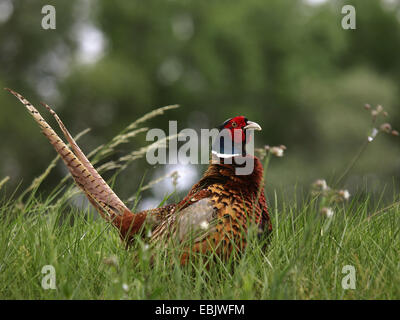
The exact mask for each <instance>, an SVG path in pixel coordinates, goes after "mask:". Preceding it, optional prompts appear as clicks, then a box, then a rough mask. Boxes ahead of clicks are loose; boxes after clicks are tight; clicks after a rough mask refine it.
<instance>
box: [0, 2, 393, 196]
mask: <svg viewBox="0 0 400 320" xmlns="http://www.w3.org/2000/svg"><path fill="white" fill-rule="evenodd" d="M47 2H48V1H27V0H14V1H12V2H11V1H9V0H0V4H1V3H8V5H10V4H11V6H12V12H11V14H10V15H9V17H8V19H3V20H4V21H2V22H0V40H1V43H0V84H1V86H3V87H10V88H13V89H15V90H17V91H19V92H20V93H22V94H23V95H25V96H26V97H27V98H28V99H30V100H31V102H32V103H34V104H35V105H36V104H38V102H39V101H41V100H44V101H46V102H47V103H49V104H50V105H52V106H54V108H55V109H56V110H57V111H58V113H59V115H60V116H61V117H62V119H63V120H64V122H65V124H66V125H67V127H69V128H70V131H71V132H72V133H73V134H76V133H78V132H79V131H81V130H83V129H85V128H86V127H91V128H92V131H91V133H89V134H88V135H86V136H85V137H83V138H82V139H81V141H80V144H81V145H82V147H83V149H84V150H85V151H86V152H88V151H90V150H92V149H93V148H94V147H96V146H97V145H99V144H101V143H104V142H106V141H108V140H109V139H111V137H113V136H114V135H116V134H117V133H118V132H119V131H120V130H121V129H123V128H124V127H125V126H126V125H128V124H129V123H130V122H132V121H133V120H135V119H136V118H138V117H139V116H141V115H143V114H144V113H146V112H148V111H150V110H152V109H154V108H155V107H160V106H164V105H169V104H175V103H178V104H180V105H181V108H179V109H177V110H174V111H171V112H169V113H168V114H167V115H166V116H162V117H159V118H157V119H156V120H155V121H153V122H151V123H149V124H147V125H149V126H151V127H160V128H165V129H166V128H167V127H168V120H178V121H179V122H178V123H179V127H180V128H182V129H183V128H185V127H194V128H197V129H198V128H211V127H214V126H215V125H218V124H219V123H220V122H222V121H223V120H225V119H226V118H228V117H232V116H235V115H241V114H243V115H245V116H247V117H248V118H249V119H251V120H255V121H257V122H258V123H260V124H261V125H262V127H263V131H262V132H261V133H260V134H259V133H257V137H256V144H257V146H258V147H261V146H263V145H265V144H270V145H274V144H285V145H286V146H287V147H288V150H287V152H286V156H285V158H283V159H282V160H280V161H274V162H273V163H272V164H271V167H270V170H269V173H268V174H269V183H270V184H269V185H270V188H269V189H268V191H269V192H271V191H273V189H274V188H275V187H281V188H284V189H286V188H293V185H295V184H296V183H299V185H300V186H306V188H307V186H308V184H309V183H310V182H312V181H313V180H315V179H317V178H321V177H325V178H329V177H337V176H338V175H339V174H340V173H341V172H343V170H344V168H345V167H346V165H347V164H348V163H349V162H350V161H351V159H352V157H353V156H354V154H355V153H356V150H357V149H358V148H359V147H360V146H361V145H362V143H363V141H365V139H366V137H367V134H368V133H369V130H370V128H371V125H370V116H369V115H368V112H367V111H364V110H363V106H364V104H365V103H370V104H371V105H372V106H375V105H376V104H382V105H383V106H384V107H385V109H386V110H387V111H388V112H389V114H390V121H391V123H392V125H393V126H394V127H395V128H396V126H397V129H399V128H400V108H399V96H400V91H399V87H398V83H399V80H400V59H399V58H398V57H399V56H400V25H399V15H400V4H399V3H398V1H383V0H382V1H380V0H368V1H365V0H358V1H355V0H354V1H327V2H325V3H323V4H320V5H310V4H308V3H306V2H305V1H300V0H268V1H265V0H240V1H239V0H237V1H227V0H218V1H183V0H182V1H178V0H176V1H173V0H169V1H166V0H163V1H161V0H160V1H157V0H147V1H140V0H134V1H122V0H119V1H109V0H100V1H78V0H76V1H52V4H53V5H54V6H55V7H56V10H57V20H56V21H57V29H56V30H43V29H42V28H41V19H42V17H43V15H42V14H41V8H42V6H43V5H44V4H47ZM344 4H352V5H354V6H355V8H356V12H357V29H356V30H343V29H342V27H341V20H342V17H343V15H342V14H341V8H342V6H343V5H344ZM3 8H4V7H3ZM85 35H86V36H85ZM101 43H103V44H104V45H103V46H100V52H97V53H100V55H97V56H95V57H94V58H93V59H92V61H90V60H88V59H87V56H88V55H89V57H90V50H91V48H92V49H93V48H95V49H96V46H98V45H99V44H101ZM87 47H89V49H87ZM85 48H86V49H85ZM85 50H86V51H85ZM88 52H89V53H88ZM85 54H86V58H85ZM82 57H83V58H82ZM0 106H1V108H0V137H1V144H0V179H1V178H2V177H3V176H7V175H9V176H11V181H10V183H9V185H13V186H16V185H17V184H19V183H20V181H21V179H23V182H22V185H23V186H25V185H28V184H29V183H30V181H31V180H32V178H33V177H35V176H37V175H38V174H40V173H41V172H42V171H43V170H44V169H45V167H46V166H47V164H48V163H49V162H50V161H51V159H52V158H53V157H54V155H55V153H54V151H53V149H52V148H50V146H49V145H48V144H47V142H46V141H45V140H44V139H43V138H42V137H41V136H40V135H39V134H38V130H37V128H36V125H35V123H33V121H32V120H31V119H30V118H29V117H28V115H26V114H25V110H24V109H23V108H22V107H21V106H20V105H19V103H18V102H17V101H16V100H15V98H13V97H12V96H10V95H9V94H8V93H7V92H5V91H4V92H2V93H0ZM145 144H146V143H145V137H144V135H140V136H138V137H137V138H135V140H134V141H133V142H132V145H130V146H123V147H122V148H121V153H123V152H124V151H126V150H132V149H133V148H138V147H140V146H143V145H145ZM58 169H59V170H58V171H56V172H53V173H52V174H51V177H49V179H48V180H47V181H48V183H46V185H45V186H44V187H47V188H51V187H52V186H53V185H54V184H55V183H56V182H57V181H58V180H59V178H60V177H61V176H62V175H63V174H65V171H64V169H63V168H62V167H61V166H60V167H58ZM144 169H150V166H149V165H148V164H146V162H145V161H139V162H137V163H134V164H133V165H132V166H131V167H130V168H129V170H128V171H127V173H126V174H125V175H124V176H123V177H121V179H119V181H118V185H117V186H116V187H117V188H118V189H119V191H120V192H122V193H125V195H131V194H132V193H133V192H134V191H135V189H136V188H137V186H138V184H139V181H140V179H141V177H142V174H143V172H144ZM393 176H394V177H395V178H396V179H398V178H399V177H400V149H399V140H398V139H395V137H390V136H383V135H382V136H380V137H379V139H377V141H375V142H374V143H373V144H371V145H370V146H369V148H368V149H367V151H366V153H365V154H364V156H363V158H362V160H361V161H360V162H359V163H357V165H356V167H355V168H354V170H353V171H352V172H351V175H350V176H349V177H348V179H346V181H344V185H346V186H347V187H349V188H350V189H351V191H352V192H355V190H356V188H357V186H359V187H361V188H363V187H364V184H363V183H360V182H363V179H364V178H365V177H369V179H370V181H372V182H371V183H372V184H373V187H374V188H377V189H378V190H377V191H379V189H380V188H381V187H382V186H383V185H384V184H385V183H391V182H392V178H393ZM371 179H372V180H371Z"/></svg>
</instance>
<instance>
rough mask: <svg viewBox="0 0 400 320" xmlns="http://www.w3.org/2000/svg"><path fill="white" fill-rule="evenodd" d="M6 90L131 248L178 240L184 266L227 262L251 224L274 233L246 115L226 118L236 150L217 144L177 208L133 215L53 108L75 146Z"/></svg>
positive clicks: (256, 127)
mask: <svg viewBox="0 0 400 320" xmlns="http://www.w3.org/2000/svg"><path fill="white" fill-rule="evenodd" d="M6 90H8V91H9V92H10V93H12V94H13V95H14V96H15V97H17V98H18V99H19V100H20V102H22V103H23V104H24V105H25V107H26V108H27V109H28V111H29V112H30V114H31V115H32V117H33V118H34V120H35V121H36V122H37V123H38V125H39V126H40V128H41V130H42V132H43V134H44V135H45V136H46V138H47V139H48V140H49V141H50V143H51V144H52V145H53V147H54V149H55V150H56V152H57V153H58V154H59V155H60V157H61V159H62V160H63V161H64V163H65V165H66V166H67V168H68V170H69V172H70V173H71V175H72V177H73V179H74V181H75V183H76V184H77V185H78V186H79V188H80V189H81V190H82V191H83V192H84V193H85V195H86V197H87V198H88V200H89V201H90V203H91V204H92V205H93V206H94V207H95V209H96V210H97V211H98V213H99V214H100V216H101V217H103V218H104V219H105V220H106V221H108V222H110V223H111V224H112V225H113V226H114V227H115V228H116V229H117V230H118V231H119V234H120V237H121V239H122V240H123V241H125V243H126V244H127V246H129V245H130V244H132V242H133V241H134V239H135V236H136V235H140V236H142V237H145V234H147V235H148V236H149V237H148V240H149V241H150V243H151V244H161V245H165V246H166V244H167V242H168V241H173V242H174V243H177V244H180V245H181V248H182V251H181V254H180V262H181V264H182V265H185V264H187V263H188V261H189V259H190V257H191V256H192V255H196V254H202V255H206V256H210V255H212V254H216V255H218V256H220V257H221V258H222V259H227V258H228V257H230V256H231V254H232V253H239V254H240V253H241V252H243V250H244V249H245V247H246V233H247V231H248V228H249V226H250V224H251V223H255V224H256V226H258V230H259V232H260V233H262V234H269V233H271V231H272V225H271V220H270V217H269V214H268V209H267V204H266V199H265V195H264V186H263V185H264V181H263V167H262V164H261V162H260V160H259V159H258V158H257V157H255V156H252V155H250V154H247V152H246V144H247V142H248V141H247V138H246V137H247V135H246V132H247V130H261V127H260V126H259V125H258V124H257V123H255V122H252V121H249V120H248V119H247V118H245V117H244V116H237V117H234V118H231V119H228V120H226V121H225V122H224V123H223V124H222V125H221V126H220V127H219V129H220V130H223V129H226V130H227V131H228V132H230V135H228V138H230V139H232V141H231V142H232V143H231V145H232V146H233V148H228V149H229V150H226V149H224V147H223V146H225V144H221V143H220V145H218V143H217V144H216V147H215V146H214V145H213V148H212V149H213V150H212V154H211V159H210V164H209V166H208V168H207V170H206V172H205V173H204V175H203V177H202V178H201V179H200V181H199V182H197V183H196V184H195V185H194V186H193V187H192V188H191V189H190V191H189V192H188V194H187V196H186V197H185V198H184V199H183V200H181V201H180V202H178V203H176V204H169V205H166V206H163V207H161V208H156V209H150V210H144V211H141V212H137V213H133V212H131V210H130V209H129V208H128V207H126V205H125V204H124V203H123V202H122V201H121V200H120V198H119V197H118V196H117V195H116V194H115V193H114V192H113V191H112V189H111V188H110V187H109V185H108V184H107V183H106V182H105V181H104V179H103V178H102V177H101V176H100V174H99V173H98V172H97V171H96V169H95V168H94V167H93V165H92V164H91V163H90V161H89V160H88V159H87V158H86V156H85V155H84V153H83V152H82V151H81V149H80V148H79V146H78V145H77V144H76V142H75V141H74V139H73V138H72V136H71V135H70V133H69V132H68V130H67V129H66V127H65V126H64V124H63V123H62V121H61V120H60V118H59V117H58V115H57V114H56V113H55V112H54V111H53V110H52V109H51V108H50V107H49V106H48V105H46V104H43V105H44V106H45V107H46V108H47V110H48V111H49V112H50V113H51V115H52V116H53V117H54V118H55V120H56V121H57V123H58V125H59V127H60V129H61V131H62V133H63V135H64V136H65V138H66V139H67V141H68V143H69V145H70V147H68V146H67V145H66V144H65V143H64V141H63V140H61V138H60V137H59V136H58V135H57V133H56V132H55V131H54V130H53V129H52V128H51V127H50V125H49V124H48V123H47V122H46V121H45V120H44V119H43V117H42V116H41V114H40V113H39V112H38V111H37V110H36V108H35V107H34V106H33V105H32V104H31V103H30V102H29V101H28V100H26V99H25V98H24V97H22V96H21V95H20V94H18V93H17V92H15V91H13V90H11V89H6ZM238 132H239V135H237V133H238ZM225 137H226V136H225ZM237 137H239V138H238V139H236V138H237ZM222 140H223V139H221V141H222ZM226 145H228V146H229V145H230V144H229V143H227V144H226ZM237 145H240V146H241V147H242V148H241V152H240V154H238V153H236V152H237V149H236V147H237ZM239 158H241V159H242V160H243V159H245V160H249V161H252V163H253V170H252V171H251V172H250V173H248V174H244V175H243V174H242V175H240V174H237V171H236V170H237V169H238V168H240V167H241V166H242V163H243V162H241V163H239V161H238V159H239ZM145 230H146V232H145Z"/></svg>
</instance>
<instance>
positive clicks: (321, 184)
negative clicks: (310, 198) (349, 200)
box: [313, 179, 329, 191]
mask: <svg viewBox="0 0 400 320" xmlns="http://www.w3.org/2000/svg"><path fill="white" fill-rule="evenodd" d="M313 187H314V188H315V189H318V190H321V191H326V190H329V187H328V184H327V183H326V180H325V179H318V180H316V181H315V182H314V183H313Z"/></svg>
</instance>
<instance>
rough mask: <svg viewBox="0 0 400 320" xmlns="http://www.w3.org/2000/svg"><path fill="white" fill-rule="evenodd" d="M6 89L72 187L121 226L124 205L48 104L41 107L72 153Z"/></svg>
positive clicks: (126, 211)
mask: <svg viewBox="0 0 400 320" xmlns="http://www.w3.org/2000/svg"><path fill="white" fill-rule="evenodd" d="M6 90H8V91H9V92H10V93H12V94H13V95H14V96H15V97H17V98H18V100H19V101H21V102H22V104H24V105H25V107H26V108H27V109H28V111H29V112H30V114H31V115H32V117H33V118H34V119H35V121H36V122H37V123H38V124H39V126H40V128H41V130H42V132H43V134H44V135H45V136H46V138H47V139H48V140H49V141H50V143H51V144H52V145H53V147H54V149H55V150H56V151H57V153H58V154H59V155H60V156H61V158H62V160H63V161H64V163H65V164H66V166H67V168H68V170H69V171H70V173H71V175H72V177H73V178H74V180H75V182H76V184H77V185H78V186H79V187H80V188H81V189H82V191H83V192H84V193H85V194H86V196H87V198H88V199H89V201H90V202H91V203H92V204H93V206H94V207H95V208H96V209H97V211H98V212H99V213H100V215H101V216H102V217H103V218H105V219H106V220H108V221H112V222H113V224H114V225H116V226H117V227H121V222H122V221H123V220H124V219H122V218H123V217H124V216H126V215H129V216H131V215H132V213H131V211H130V210H129V209H128V208H127V207H126V206H125V205H124V203H123V202H122V201H121V199H119V198H118V196H117V195H116V194H115V193H114V192H113V191H112V190H111V188H110V186H109V185H108V184H107V183H106V182H105V181H104V179H103V178H102V177H101V176H100V174H99V173H98V172H97V171H96V169H95V168H94V167H93V166H92V164H91V163H90V162H89V160H88V159H87V158H86V156H85V155H84V153H83V152H82V150H81V149H80V148H79V146H78V145H77V143H76V142H75V140H74V139H73V138H72V136H71V135H70V133H69V132H68V130H67V129H66V127H65V126H64V124H63V123H62V121H61V120H60V118H59V117H58V116H57V114H56V113H55V112H54V111H53V110H52V109H51V108H50V107H49V106H48V105H45V104H44V106H45V107H46V108H47V109H48V110H49V111H50V113H51V114H52V115H53V117H54V118H55V119H56V121H57V123H58V125H59V126H60V128H61V130H62V132H63V134H64V136H65V137H66V139H67V140H68V142H69V144H70V145H71V148H72V151H71V150H70V148H68V146H67V145H66V144H65V143H64V141H63V140H61V138H60V137H59V136H58V135H57V133H56V132H55V131H54V130H53V128H51V126H50V125H49V124H48V123H47V122H46V121H45V120H44V119H43V117H42V116H41V114H40V113H39V112H38V111H37V110H36V108H35V107H34V106H33V105H32V104H31V103H30V102H29V101H28V100H26V99H25V98H24V97H23V96H21V95H20V94H19V93H17V92H15V91H13V90H11V89H8V88H6ZM129 220H131V219H129Z"/></svg>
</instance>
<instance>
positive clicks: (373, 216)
mask: <svg viewBox="0 0 400 320" xmlns="http://www.w3.org/2000/svg"><path fill="white" fill-rule="evenodd" d="M378 109H379V108H377V109H373V110H372V111H371V115H372V117H373V122H374V121H375V120H376V119H374V116H375V118H376V117H377V116H378V115H377V114H375V115H374V112H373V111H374V110H375V111H376V110H378ZM163 111H165V109H162V110H161V111H155V112H153V113H152V114H151V115H150V116H149V115H146V116H144V117H143V118H141V119H139V120H137V121H136V122H135V123H134V124H133V125H130V126H129V127H127V129H125V130H123V131H122V132H121V133H120V134H119V135H118V136H117V137H116V138H114V139H112V140H111V141H110V143H108V144H105V145H102V146H100V147H99V148H98V149H97V150H95V152H94V153H92V157H93V159H97V161H100V160H101V159H102V158H106V157H107V156H109V155H110V154H111V153H112V151H113V150H115V149H116V148H117V147H118V145H119V144H121V143H124V142H126V139H129V137H130V136H133V135H134V134H132V132H136V130H140V129H137V125H138V124H139V123H141V122H144V121H145V120H148V119H150V118H151V117H154V116H157V115H160V114H162V113H163ZM378 111H379V110H378ZM383 112H384V111H383V110H380V111H379V113H383ZM386 129H387V128H386ZM380 131H381V132H384V131H385V127H381V130H380ZM386 131H387V130H386ZM390 133H392V131H391V132H390ZM374 134H375V136H376V135H377V134H378V132H375V133H374ZM394 134H396V132H394ZM375 136H373V137H371V136H370V139H372V140H374V138H375ZM78 138H79V137H78ZM372 140H371V141H370V142H372ZM364 148H365V146H362V147H361V149H360V152H358V153H357V154H356V156H355V158H354V159H353V160H352V162H351V163H350V164H349V166H348V168H347V169H346V171H345V172H344V174H343V176H344V175H346V174H347V173H348V172H349V171H350V170H351V169H352V167H353V166H354V165H355V164H356V163H357V161H358V159H359V157H360V156H361V155H362V150H363V149H364ZM271 150H276V149H273V148H264V153H263V154H262V157H263V158H264V165H265V174H266V176H267V177H268V170H267V169H271V168H267V167H268V166H269V165H270V160H271V157H272V156H273V152H272V151H271ZM144 153H145V150H141V151H140V152H136V153H134V152H132V153H131V158H129V157H128V158H126V157H125V158H124V159H125V160H126V161H125V162H123V163H121V162H118V161H116V162H115V161H114V162H111V164H113V165H112V166H111V165H110V164H108V165H107V163H105V164H103V165H102V166H101V168H102V169H103V170H107V169H110V168H111V169H115V168H117V169H118V170H117V172H118V173H121V172H123V170H124V168H125V167H126V165H127V163H128V162H129V161H133V160H134V159H136V158H135V157H133V156H132V155H136V156H138V155H141V156H143V155H144ZM276 155H277V156H278V157H279V156H282V155H283V154H282V153H281V152H278V153H277V154H276ZM96 157H97V158H96ZM127 159H129V161H128V160H127ZM56 161H57V158H56V159H55V160H54V161H53V163H52V164H51V165H50V167H49V168H48V169H47V170H46V171H45V172H44V173H43V175H41V176H40V177H39V178H37V179H36V180H35V181H34V182H33V183H32V185H31V186H30V187H29V188H28V189H27V190H26V191H25V192H23V193H22V194H20V195H17V194H13V195H7V196H6V195H5V193H4V195H3V197H2V200H1V205H0V221H1V223H0V271H1V272H0V299H399V298H400V286H399V285H398V284H399V283H400V261H399V248H400V236H399V232H400V196H399V193H398V190H396V188H395V187H394V190H395V191H394V192H393V197H392V202H390V203H388V204H387V203H386V204H384V203H383V200H382V201H381V200H380V199H379V198H378V199H377V198H376V197H373V196H372V195H370V194H368V191H365V192H359V194H354V195H350V194H349V193H348V192H347V190H340V189H338V188H337V187H335V186H336V185H339V184H340V180H341V179H342V178H343V176H340V177H338V178H337V179H336V180H335V182H332V187H329V186H328V184H327V182H326V181H325V180H319V181H316V183H315V184H314V185H313V187H312V188H311V191H310V192H308V194H307V195H305V196H304V197H303V198H302V199H295V200H292V199H287V195H285V194H284V193H283V192H279V191H275V192H274V193H273V194H274V196H273V197H272V198H271V197H270V199H269V201H268V204H269V208H270V215H271V218H272V223H273V234H272V236H271V237H270V238H268V239H261V240H260V239H259V237H258V235H257V232H256V230H255V228H252V227H250V228H249V232H248V234H247V239H248V247H247V249H246V251H245V252H244V254H243V255H242V257H241V258H240V259H236V260H235V259H231V260H230V261H228V262H223V261H219V260H216V261H214V260H213V261H212V262H210V261H208V258H207V257H205V258H204V259H199V260H195V261H193V262H192V263H190V264H189V265H188V266H185V267H183V266H180V264H179V262H178V261H179V253H180V251H179V248H177V247H173V246H172V245H166V246H165V247H162V248H160V247H149V246H148V245H147V244H146V241H145V239H141V238H137V241H136V242H135V243H134V245H132V246H131V247H130V248H129V249H126V248H125V246H124V244H123V243H122V242H121V240H120V238H119V236H118V233H117V232H116V230H114V229H113V228H112V227H111V226H110V225H108V224H107V223H105V222H104V221H103V220H101V219H99V217H98V216H97V215H95V214H94V213H93V211H92V210H90V209H89V208H87V209H80V208H77V207H76V206H74V205H72V203H71V201H70V199H71V197H72V196H73V195H74V194H76V193H77V192H78V191H77V189H76V188H75V187H74V186H73V184H72V180H71V179H68V177H66V178H65V179H63V181H62V182H61V183H60V185H59V186H58V187H57V188H56V189H55V190H54V191H53V192H52V193H51V194H49V195H43V194H41V193H40V192H39V187H40V184H41V183H43V181H44V180H45V179H46V177H47V176H48V175H49V174H51V168H52V166H53V167H54V163H55V162H56ZM93 161H95V160H93ZM118 164H119V167H118ZM111 169H110V170H111ZM116 177H117V175H114V176H113V178H114V179H115V178H116ZM267 177H266V179H267ZM267 180H268V179H267ZM6 182H7V180H3V181H2V182H1V183H0V187H1V188H5V186H6ZM155 183H156V182H155ZM151 185H152V184H151V183H150V184H149V185H147V186H144V187H143V189H146V188H148V187H151ZM395 185H396V183H394V186H395ZM267 188H268V185H267ZM141 190H142V187H140V188H139V191H138V192H137V194H136V201H135V204H134V205H133V207H135V206H136V205H137V201H138V200H139V195H140V192H141ZM366 190H367V189H366ZM384 192H385V191H384V190H383V191H382V197H381V198H382V199H383V198H384ZM278 199H279V200H278ZM209 262H210V264H208V263H209ZM48 265H51V266H53V267H54V270H55V275H56V277H55V288H54V289H51V288H50V289H44V288H43V285H42V283H43V281H45V280H44V279H45V276H46V271H44V273H42V271H43V270H46V267H45V266H48ZM348 266H350V268H353V270H354V274H355V279H354V285H353V287H351V288H348V287H346V285H343V282H345V283H346V281H345V280H344V279H345V277H346V275H347V272H348ZM43 267H45V269H43ZM45 282H46V281H45Z"/></svg>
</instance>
